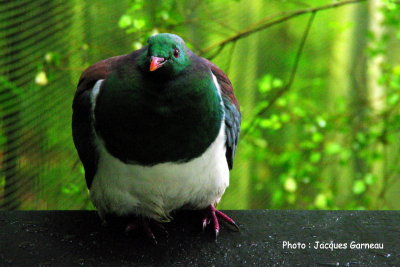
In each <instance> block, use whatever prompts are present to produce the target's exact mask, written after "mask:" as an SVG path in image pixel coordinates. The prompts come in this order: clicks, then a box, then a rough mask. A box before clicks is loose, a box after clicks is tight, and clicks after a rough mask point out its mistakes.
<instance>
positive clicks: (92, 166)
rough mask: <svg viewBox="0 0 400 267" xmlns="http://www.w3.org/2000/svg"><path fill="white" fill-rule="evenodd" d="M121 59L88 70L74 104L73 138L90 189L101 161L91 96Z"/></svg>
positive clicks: (81, 80)
mask: <svg viewBox="0 0 400 267" xmlns="http://www.w3.org/2000/svg"><path fill="white" fill-rule="evenodd" d="M121 57H123V56H119V57H113V58H109V59H106V60H103V61H100V62H97V63H96V64H94V65H92V66H91V67H89V68H88V69H86V70H85V71H84V72H83V73H82V75H81V77H80V79H79V83H78V88H77V90H76V93H75V97H74V101H73V104H72V109H73V113H72V136H73V139H74V144H75V147H76V149H77V151H78V155H79V158H80V159H81V161H82V164H83V167H84V168H85V178H86V185H87V187H88V188H90V186H91V185H92V181H93V177H94V175H95V174H96V171H97V162H98V159H99V155H98V153H97V151H96V147H95V145H94V143H93V141H94V136H93V130H92V114H91V109H92V106H91V102H90V96H91V93H92V89H93V86H94V85H95V83H96V82H97V81H98V80H101V79H105V78H106V77H107V75H108V74H109V73H110V71H111V70H112V68H113V67H114V66H115V64H116V63H117V62H118V61H119V60H120V58H121Z"/></svg>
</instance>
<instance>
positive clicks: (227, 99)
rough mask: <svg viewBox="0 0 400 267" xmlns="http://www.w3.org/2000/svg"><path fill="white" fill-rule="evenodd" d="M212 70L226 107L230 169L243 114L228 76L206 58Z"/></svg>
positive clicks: (227, 147)
mask: <svg viewBox="0 0 400 267" xmlns="http://www.w3.org/2000/svg"><path fill="white" fill-rule="evenodd" d="M206 62H207V65H208V66H209V67H210V69H211V72H212V73H213V74H214V75H215V77H216V78H217V81H218V83H219V86H220V89H221V95H222V100H223V102H224V107H225V126H226V127H225V135H226V160H227V161H228V166H229V169H232V167H233V158H234V156H235V151H236V146H237V143H238V140H239V133H240V122H241V114H240V107H239V103H238V101H237V99H236V97H235V95H234V93H233V87H232V83H231V81H230V80H229V78H228V76H226V74H225V73H224V72H223V71H222V70H221V69H219V68H218V67H217V66H216V65H214V64H213V63H212V62H210V61H208V60H206Z"/></svg>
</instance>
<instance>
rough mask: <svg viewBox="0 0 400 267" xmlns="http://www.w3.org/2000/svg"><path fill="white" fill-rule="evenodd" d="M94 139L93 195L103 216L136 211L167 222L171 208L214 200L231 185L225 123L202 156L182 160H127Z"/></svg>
mask: <svg viewBox="0 0 400 267" xmlns="http://www.w3.org/2000/svg"><path fill="white" fill-rule="evenodd" d="M96 142H97V148H98V150H99V153H100V158H99V164H98V168H97V173H96V175H95V178H94V181H93V184H92V187H91V199H92V201H93V203H94V205H95V206H96V207H97V209H98V211H99V213H100V215H101V216H102V217H103V216H104V215H105V214H115V215H118V216H126V215H130V214H135V215H139V216H140V215H141V216H144V217H150V218H153V219H155V220H158V221H168V220H170V218H171V217H170V212H171V211H173V210H176V209H179V208H182V207H185V206H187V207H190V208H192V209H202V208H205V207H207V206H208V205H210V204H215V203H218V202H219V200H220V198H221V196H222V194H223V193H224V191H225V189H226V187H227V186H228V184H229V169H228V165H227V161H226V158H225V151H226V148H225V134H224V125H222V126H221V128H220V131H219V134H218V136H217V138H216V139H215V140H214V142H213V143H212V144H211V145H210V146H209V148H208V149H207V150H206V151H205V152H204V153H203V154H202V155H201V156H200V157H198V158H195V159H192V160H190V161H188V162H185V163H160V164H156V165H154V166H141V165H137V164H126V163H123V162H121V161H120V160H119V159H117V158H115V157H114V156H112V155H111V154H110V153H108V152H107V150H106V148H105V147H104V145H103V141H102V140H101V138H99V137H97V138H96Z"/></svg>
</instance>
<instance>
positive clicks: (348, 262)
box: [0, 210, 400, 266]
mask: <svg viewBox="0 0 400 267" xmlns="http://www.w3.org/2000/svg"><path fill="white" fill-rule="evenodd" d="M227 214H228V215H230V216H232V217H233V218H235V220H236V221H237V223H238V224H239V226H240V228H241V231H240V232H233V231H230V230H229V229H228V227H224V228H223V229H222V230H221V232H220V235H219V237H218V239H217V240H215V239H214V237H213V236H212V233H211V231H207V230H206V231H205V232H204V233H203V232H202V231H201V220H200V218H201V217H199V216H198V214H197V213H193V212H189V213H185V214H181V215H177V218H176V220H175V221H173V222H171V223H169V224H167V225H166V228H167V230H168V233H169V234H168V235H165V233H159V234H157V233H156V235H157V240H158V243H157V244H153V243H152V242H150V240H149V239H148V238H147V237H146V235H144V234H143V233H141V232H140V230H139V231H138V232H136V233H135V232H134V233H132V234H130V235H125V234H124V233H123V231H120V229H117V228H112V227H110V226H108V227H106V226H104V225H102V223H101V221H100V219H99V218H98V216H97V214H96V212H94V211H1V212H0V226H1V227H0V266H79V265H83V266H296V265H299V266H399V265H400V212H398V211H288V210H245V211H227Z"/></svg>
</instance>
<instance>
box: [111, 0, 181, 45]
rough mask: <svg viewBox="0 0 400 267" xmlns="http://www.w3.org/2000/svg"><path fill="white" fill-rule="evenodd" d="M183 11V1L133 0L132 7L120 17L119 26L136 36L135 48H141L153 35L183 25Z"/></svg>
mask: <svg viewBox="0 0 400 267" xmlns="http://www.w3.org/2000/svg"><path fill="white" fill-rule="evenodd" d="M155 7H156V8H155ZM181 11H182V1H176V0H167V1H144V0H132V1H131V5H130V8H129V9H128V10H127V12H126V13H125V14H123V15H122V16H121V18H120V19H119V22H118V26H119V27H120V28H122V29H124V30H125V32H126V33H127V34H132V35H134V36H135V37H136V38H135V42H134V43H133V48H134V49H139V48H140V47H142V46H143V45H145V44H146V41H147V39H148V38H149V37H150V36H151V35H153V34H156V33H159V32H173V31H174V28H175V27H176V26H178V25H181V24H182V23H183V20H184V19H183V16H182V12H181ZM149 13H150V14H151V15H149Z"/></svg>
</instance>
